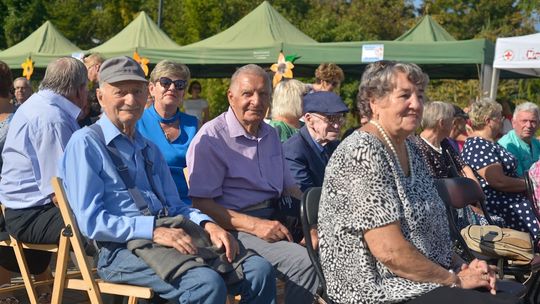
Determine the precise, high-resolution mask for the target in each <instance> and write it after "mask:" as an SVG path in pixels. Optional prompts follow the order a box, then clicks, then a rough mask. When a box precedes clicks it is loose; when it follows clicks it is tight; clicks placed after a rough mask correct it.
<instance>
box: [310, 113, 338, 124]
mask: <svg viewBox="0 0 540 304" xmlns="http://www.w3.org/2000/svg"><path fill="white" fill-rule="evenodd" d="M311 115H313V116H315V117H319V118H320V119H322V120H324V122H326V123H327V124H329V125H331V126H334V125H340V126H341V125H342V124H343V123H345V116H343V115H342V114H335V115H323V114H318V113H311Z"/></svg>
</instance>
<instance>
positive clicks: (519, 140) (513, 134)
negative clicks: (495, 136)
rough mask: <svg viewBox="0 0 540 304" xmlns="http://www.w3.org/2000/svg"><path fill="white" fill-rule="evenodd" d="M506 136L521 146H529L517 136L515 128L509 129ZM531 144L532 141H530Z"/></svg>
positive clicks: (526, 147)
mask: <svg viewBox="0 0 540 304" xmlns="http://www.w3.org/2000/svg"><path fill="white" fill-rule="evenodd" d="M508 136H509V137H510V139H512V141H513V142H515V143H517V144H518V145H519V146H520V147H521V148H525V149H528V148H529V147H530V146H529V144H528V143H526V142H525V141H524V140H523V139H521V138H519V136H518V135H517V134H516V130H511V131H510V132H508ZM531 144H532V141H531Z"/></svg>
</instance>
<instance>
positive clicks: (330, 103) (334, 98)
mask: <svg viewBox="0 0 540 304" xmlns="http://www.w3.org/2000/svg"><path fill="white" fill-rule="evenodd" d="M347 112H349V108H348V107H347V105H346V104H345V103H344V102H343V100H342V99H341V97H339V95H337V94H336V93H333V92H324V91H321V92H313V93H309V94H307V95H306V96H304V113H322V114H329V115H332V114H339V113H347Z"/></svg>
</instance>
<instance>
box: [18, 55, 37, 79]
mask: <svg viewBox="0 0 540 304" xmlns="http://www.w3.org/2000/svg"><path fill="white" fill-rule="evenodd" d="M21 67H22V69H23V76H24V77H26V79H28V80H30V77H32V74H33V73H34V62H33V61H32V59H31V58H30V57H28V58H26V60H25V61H24V62H23V63H22V64H21Z"/></svg>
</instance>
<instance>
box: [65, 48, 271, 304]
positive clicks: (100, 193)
mask: <svg viewBox="0 0 540 304" xmlns="http://www.w3.org/2000/svg"><path fill="white" fill-rule="evenodd" d="M99 80H100V88H99V89H98V90H97V98H98V100H99V102H100V104H101V106H102V107H103V109H104V115H102V117H101V118H100V119H99V120H98V121H97V122H96V124H97V125H98V126H99V128H100V129H101V132H102V138H101V139H100V138H99V137H96V131H95V127H94V129H92V128H84V129H82V130H80V131H78V132H76V133H75V134H74V135H73V137H72V139H71V140H70V142H69V144H68V146H67V147H66V152H65V155H64V158H63V159H62V162H61V163H60V168H59V173H60V174H59V175H60V176H61V177H62V178H63V179H64V185H65V188H66V193H67V196H68V198H69V202H70V204H71V206H72V209H73V212H74V213H75V217H76V218H77V222H78V223H79V225H80V228H81V232H82V233H83V234H84V235H85V236H87V237H89V238H91V239H94V240H96V241H98V243H99V244H100V247H101V248H100V254H99V261H98V273H99V275H100V276H101V277H102V278H103V279H105V280H107V281H112V282H120V283H128V284H134V285H142V286H148V287H151V288H152V289H153V290H154V292H156V293H157V294H158V295H159V296H160V297H162V298H165V299H168V300H171V301H174V302H175V303H176V302H179V303H203V302H204V303H225V300H226V294H227V289H226V286H225V283H224V281H223V279H222V278H221V277H220V276H219V274H218V273H217V272H216V271H214V270H213V269H212V268H209V267H196V268H191V269H189V270H187V271H185V272H184V273H183V274H182V276H180V277H179V278H176V279H173V280H170V281H165V280H164V279H162V278H161V277H160V276H159V275H158V274H156V272H155V270H154V269H152V268H151V267H150V266H149V265H148V264H147V263H145V261H143V260H142V259H141V258H140V257H138V256H137V255H135V254H134V253H133V252H132V251H131V250H129V249H127V247H126V243H127V242H128V241H131V240H133V239H147V240H152V242H153V243H156V244H159V245H162V246H165V247H171V248H175V249H176V250H178V251H179V252H181V253H183V254H192V255H196V254H197V247H196V246H195V244H194V242H193V240H192V238H191V236H190V235H188V234H187V232H186V231H185V230H183V229H181V228H169V227H156V222H155V221H156V218H157V217H159V214H162V213H163V211H164V210H166V213H167V215H168V216H175V215H183V216H184V217H185V218H187V219H189V220H191V221H192V222H194V223H195V224H197V225H200V226H201V227H203V228H204V230H206V232H208V235H209V237H210V240H211V241H212V243H213V245H214V246H216V247H224V248H225V252H226V257H227V259H228V260H229V261H232V260H233V259H234V258H235V255H236V254H237V253H238V250H239V247H238V243H237V241H236V239H234V237H233V236H232V235H231V234H230V233H228V232H227V231H225V230H224V229H222V228H221V227H220V226H218V225H217V224H215V223H214V222H213V220H212V219H211V218H210V217H208V216H207V215H205V214H203V213H201V212H200V211H199V210H197V209H194V208H190V207H188V206H187V205H186V204H184V203H183V202H182V201H181V200H180V197H179V195H178V191H177V190H176V187H175V184H174V181H173V179H172V176H171V173H170V170H169V168H168V167H167V163H166V162H165V160H164V158H163V156H162V154H161V153H160V152H159V149H158V148H157V147H156V146H155V145H154V144H152V143H151V142H149V141H148V140H146V139H145V138H144V137H143V136H142V135H141V134H140V133H139V132H138V131H137V129H136V122H137V120H138V119H139V118H140V117H141V115H142V113H143V110H144V105H145V103H146V97H147V94H148V90H147V81H146V79H145V78H144V72H143V71H142V69H141V68H140V66H139V65H138V64H137V63H136V62H135V61H134V60H133V59H131V58H129V57H117V58H112V59H109V60H107V61H105V62H104V63H103V64H102V66H101V68H100V74H99ZM108 147H109V148H108ZM110 147H114V148H115V149H116V151H117V152H118V156H119V158H120V159H121V161H122V162H123V164H124V165H125V166H126V167H127V170H128V174H129V176H130V177H129V178H130V179H131V180H132V181H133V182H134V185H135V188H136V189H137V190H138V192H139V193H140V196H141V197H142V198H141V200H142V201H143V202H144V204H145V205H146V207H147V212H141V211H140V210H141V208H140V203H139V202H140V201H141V200H138V199H137V198H136V197H135V195H133V192H129V191H128V189H126V185H125V184H127V183H126V177H125V176H122V175H121V174H120V172H119V171H118V170H117V164H116V163H115V161H114V160H113V158H114V157H112V155H111V154H110ZM148 162H151V163H152V169H151V171H150V169H148V170H145V169H146V168H145V166H146V165H147V164H148ZM128 188H129V187H128ZM242 268H243V272H244V277H245V279H244V280H243V281H241V282H239V283H236V284H234V285H233V286H228V287H229V292H230V293H234V294H237V293H240V294H241V295H242V301H245V303H274V302H275V277H274V274H273V272H272V267H271V265H270V264H269V263H268V262H267V261H266V260H264V259H263V258H261V257H259V256H256V255H253V256H250V257H248V258H247V259H245V260H244V262H243V263H242Z"/></svg>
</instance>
